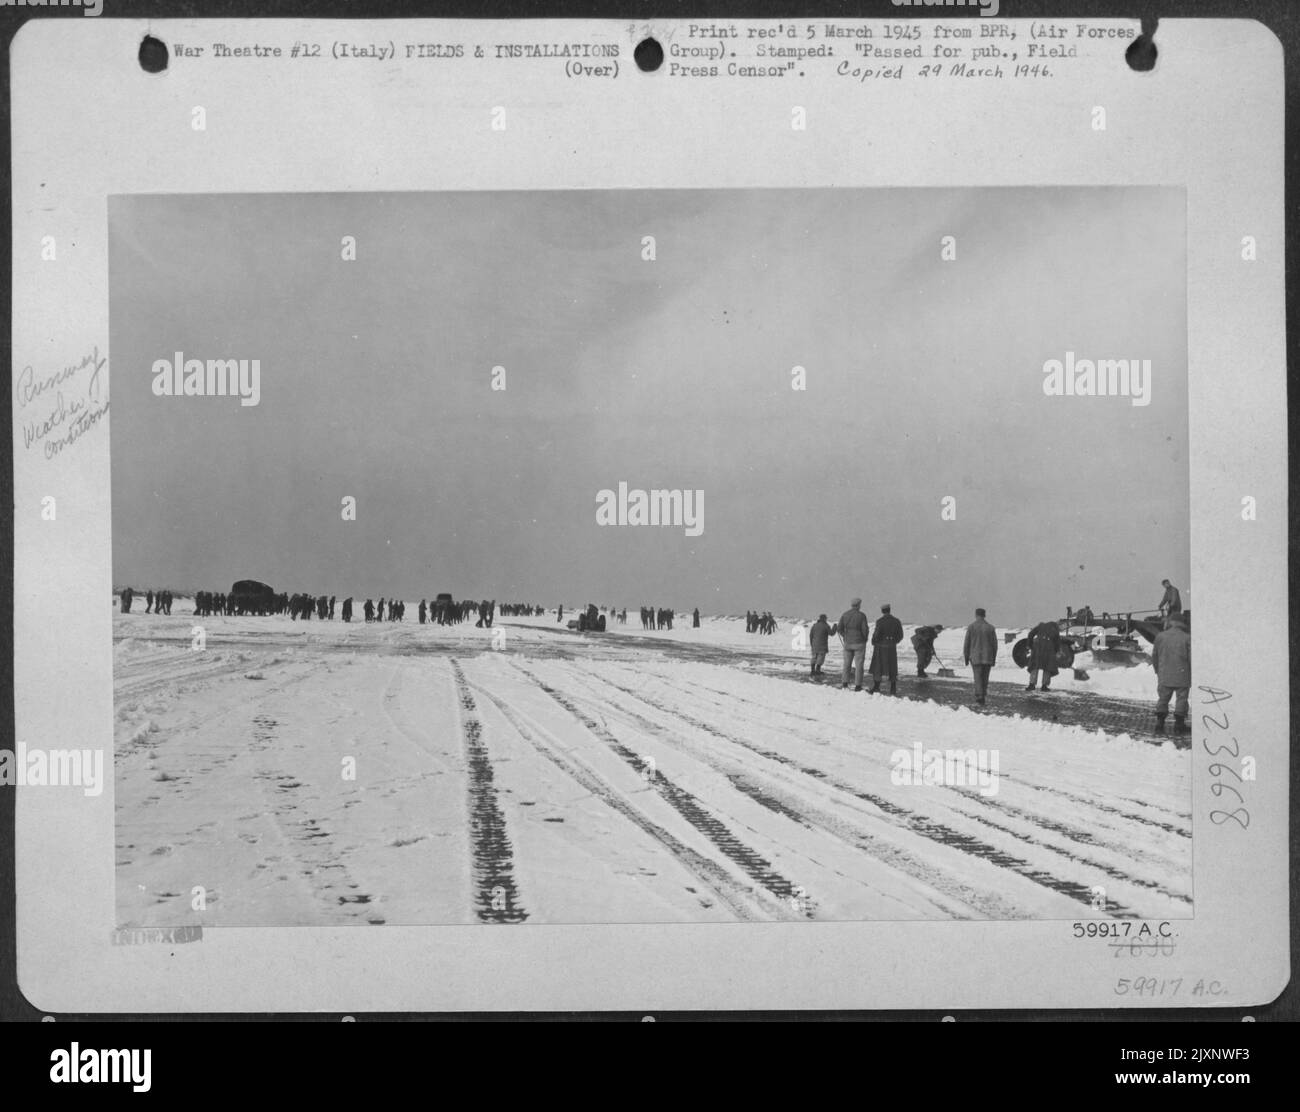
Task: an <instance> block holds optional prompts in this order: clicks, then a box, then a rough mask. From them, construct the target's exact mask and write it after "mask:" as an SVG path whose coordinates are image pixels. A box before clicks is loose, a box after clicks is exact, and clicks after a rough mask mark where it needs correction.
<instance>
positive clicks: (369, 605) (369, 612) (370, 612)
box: [362, 599, 375, 622]
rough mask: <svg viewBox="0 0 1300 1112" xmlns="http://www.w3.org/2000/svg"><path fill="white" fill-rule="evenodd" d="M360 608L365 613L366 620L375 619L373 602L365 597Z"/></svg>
mask: <svg viewBox="0 0 1300 1112" xmlns="http://www.w3.org/2000/svg"><path fill="white" fill-rule="evenodd" d="M362 609H363V610H364V611H365V613H366V621H368V622H373V621H374V620H375V604H374V603H373V602H371V601H370V600H369V599H366V605H365V606H364V607H362Z"/></svg>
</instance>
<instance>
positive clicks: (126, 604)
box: [122, 587, 135, 614]
mask: <svg viewBox="0 0 1300 1112" xmlns="http://www.w3.org/2000/svg"><path fill="white" fill-rule="evenodd" d="M133 598H135V592H134V591H133V590H131V588H130V587H123V588H122V613H123V614H129V613H131V600H132V599H133Z"/></svg>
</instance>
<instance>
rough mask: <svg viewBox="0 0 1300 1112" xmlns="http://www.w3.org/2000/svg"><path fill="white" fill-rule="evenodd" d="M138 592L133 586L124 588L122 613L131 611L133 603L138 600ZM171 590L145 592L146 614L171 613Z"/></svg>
mask: <svg viewBox="0 0 1300 1112" xmlns="http://www.w3.org/2000/svg"><path fill="white" fill-rule="evenodd" d="M137 596H138V592H137V591H135V590H134V589H132V588H131V587H123V588H122V613H123V614H129V613H131V604H132V603H133V602H134V601H135V600H136V598H137ZM173 597H174V596H173V595H172V593H171V591H153V590H149V591H145V593H144V612H145V613H146V614H170V613H171V612H172V599H173Z"/></svg>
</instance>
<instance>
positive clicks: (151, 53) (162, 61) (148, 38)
mask: <svg viewBox="0 0 1300 1112" xmlns="http://www.w3.org/2000/svg"><path fill="white" fill-rule="evenodd" d="M140 68H141V69H142V70H144V72H145V73H162V71H163V70H165V69H166V68H167V44H166V43H165V42H163V41H162V39H156V38H154V37H153V36H152V35H145V37H144V38H143V39H141V40H140Z"/></svg>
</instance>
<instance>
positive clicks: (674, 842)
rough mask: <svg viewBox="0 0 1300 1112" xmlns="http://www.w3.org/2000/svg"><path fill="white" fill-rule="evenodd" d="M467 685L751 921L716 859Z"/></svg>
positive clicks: (539, 730)
mask: <svg viewBox="0 0 1300 1112" xmlns="http://www.w3.org/2000/svg"><path fill="white" fill-rule="evenodd" d="M470 686H471V687H472V688H473V689H474V690H475V691H477V692H479V694H480V695H483V696H485V697H486V698H487V699H488V700H489V701H490V702H491V703H492V704H493V705H494V706H495V707H496V708H497V710H499V711H500V712H501V714H502V715H503V716H504V717H505V719H506V720H507V721H508V722H509V723H510V725H511V726H513V727H514V729H515V731H516V732H517V733H518V734H519V736H520V737H521V738H523V739H524V740H525V741H527V742H528V743H529V744H530V745H532V746H533V748H535V749H536V750H537V751H538V752H539V753H540V754H541V755H542V756H543V757H545V758H546V759H547V760H548V761H550V762H551V763H552V764H554V765H555V766H556V767H557V768H558V769H560V771H561V772H564V773H565V774H566V775H568V776H569V777H571V778H572V779H573V780H574V781H575V782H576V783H577V784H578V785H579V786H581V787H582V788H584V789H585V790H586V791H588V792H590V793H591V794H592V795H593V796H594V797H595V798H597V799H599V800H600V801H601V802H602V803H604V804H605V805H606V806H608V807H609V808H611V809H612V810H613V811H615V812H616V813H617V814H619V815H622V816H623V818H625V819H627V820H628V822H630V823H632V824H633V825H634V826H636V827H637V828H638V829H639V830H642V831H644V832H645V833H646V834H648V835H650V837H652V838H653V839H654V840H655V841H657V842H658V843H659V844H660V845H662V846H663V847H664V849H666V850H667V851H668V852H669V853H670V854H671V855H672V856H673V857H674V858H675V859H676V860H677V861H679V862H680V863H681V864H682V865H683V866H684V867H685V868H686V869H687V870H688V871H690V872H691V873H692V874H693V875H694V876H695V878H696V879H697V880H698V881H699V882H700V883H701V884H702V885H703V886H704V887H706V888H707V889H708V890H709V891H710V892H712V893H713V894H714V895H715V896H716V897H717V898H718V900H719V901H720V902H722V903H724V904H726V906H727V907H729V908H730V909H731V910H732V911H733V912H734V913H735V914H736V916H737V917H738V918H740V919H742V920H744V921H745V922H753V921H754V920H755V919H756V918H757V916H756V915H755V913H754V909H753V908H752V907H751V906H750V904H749V902H748V900H747V899H746V893H745V891H744V889H742V888H741V887H740V885H738V884H737V883H736V882H735V881H734V880H733V879H732V877H731V875H730V874H729V873H728V872H727V871H726V869H724V868H722V866H721V865H719V864H718V863H717V862H716V861H711V860H710V859H709V858H707V857H705V856H704V855H703V854H702V853H698V852H696V851H695V850H693V849H692V848H691V847H690V846H688V845H686V844H685V843H684V842H682V841H680V840H679V839H677V838H675V837H674V836H673V835H672V834H670V833H669V832H668V831H667V830H665V829H664V828H663V827H662V826H660V825H659V824H658V823H656V822H654V821H653V820H652V819H650V818H649V817H648V816H647V815H645V814H644V813H643V812H642V811H640V810H639V809H638V808H637V807H636V806H635V805H634V804H633V803H632V802H631V801H630V800H628V799H627V798H626V797H625V796H624V795H622V794H621V793H620V792H619V791H618V790H617V789H616V788H614V787H613V786H612V785H611V784H610V783H609V782H608V781H606V780H605V779H604V778H603V777H602V776H600V775H599V774H597V773H596V772H594V771H592V770H591V769H588V768H585V767H582V766H580V765H578V764H576V763H574V762H573V761H570V760H569V759H568V758H567V757H564V756H563V755H561V753H560V752H559V747H558V745H557V743H556V741H555V738H554V736H553V735H552V734H551V733H550V732H549V731H548V730H546V729H545V728H544V727H542V726H540V725H539V724H538V723H536V722H534V721H532V720H531V719H528V718H526V717H525V716H524V715H523V714H522V713H520V712H519V711H517V710H516V709H514V708H513V707H511V706H510V705H509V704H508V703H506V702H505V701H504V700H502V699H500V698H498V697H497V696H496V695H494V694H492V692H490V691H488V690H487V689H486V688H483V687H480V686H479V685H478V684H470ZM544 739H549V740H544Z"/></svg>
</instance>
